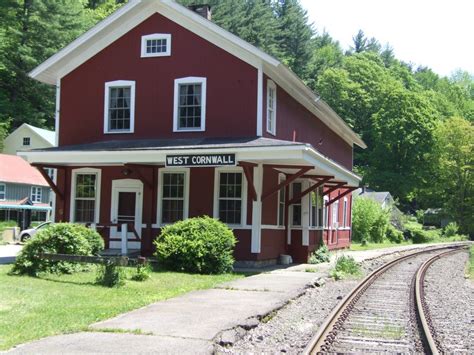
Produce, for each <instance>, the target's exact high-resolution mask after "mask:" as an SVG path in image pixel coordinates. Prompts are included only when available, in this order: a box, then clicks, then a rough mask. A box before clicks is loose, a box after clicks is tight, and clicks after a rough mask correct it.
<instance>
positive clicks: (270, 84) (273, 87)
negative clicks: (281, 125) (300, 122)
mask: <svg viewBox="0 0 474 355" xmlns="http://www.w3.org/2000/svg"><path fill="white" fill-rule="evenodd" d="M271 90H273V93H274V95H273V105H270V91H271ZM270 111H271V112H273V125H272V129H269V124H268V123H269V122H270ZM276 115H277V87H276V85H275V83H274V82H273V81H272V80H268V81H267V123H266V126H267V132H268V133H270V134H272V135H274V136H276V122H277V117H276Z"/></svg>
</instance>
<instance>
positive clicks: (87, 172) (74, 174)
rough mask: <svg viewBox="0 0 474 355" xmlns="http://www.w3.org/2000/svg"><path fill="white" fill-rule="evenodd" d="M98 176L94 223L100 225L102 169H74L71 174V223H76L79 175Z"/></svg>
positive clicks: (96, 180)
mask: <svg viewBox="0 0 474 355" xmlns="http://www.w3.org/2000/svg"><path fill="white" fill-rule="evenodd" d="M93 174H96V175H97V177H96V179H95V182H96V184H97V186H96V196H95V206H94V210H95V220H94V223H99V220H100V192H101V185H102V179H101V176H102V170H101V169H93V168H80V169H73V170H72V174H71V201H70V205H69V216H70V217H69V219H70V220H71V222H75V221H76V216H75V213H76V211H75V208H74V206H75V202H76V180H77V179H76V177H77V175H93Z"/></svg>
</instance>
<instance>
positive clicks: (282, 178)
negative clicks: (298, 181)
mask: <svg viewBox="0 0 474 355" xmlns="http://www.w3.org/2000/svg"><path fill="white" fill-rule="evenodd" d="M283 181H286V177H285V175H284V174H278V184H281V183H282V182H283ZM282 193H283V194H284V196H285V198H284V200H283V202H284V203H283V220H282V221H283V224H280V217H281V216H280V205H281V201H280V199H281V194H282ZM286 199H287V196H286V186H283V187H282V188H281V189H280V190H278V201H277V221H276V225H277V226H278V227H284V226H285V222H286V221H285V206H286Z"/></svg>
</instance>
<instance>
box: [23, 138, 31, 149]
mask: <svg viewBox="0 0 474 355" xmlns="http://www.w3.org/2000/svg"><path fill="white" fill-rule="evenodd" d="M30 144H31V138H30V137H23V146H25V147H29V146H30Z"/></svg>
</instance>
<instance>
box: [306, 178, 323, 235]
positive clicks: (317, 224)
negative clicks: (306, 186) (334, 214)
mask: <svg viewBox="0 0 474 355" xmlns="http://www.w3.org/2000/svg"><path fill="white" fill-rule="evenodd" d="M313 185H314V184H313ZM313 193H315V194H316V205H314V208H315V209H316V213H315V216H314V217H315V219H316V221H314V220H313V211H312V209H313V201H312V194H313ZM321 193H322V188H321V187H317V188H316V190H313V191H311V193H310V194H309V215H310V222H309V228H310V229H312V230H321V229H323V228H324V203H325V201H324V200H323V206H320V204H319V201H320V198H321V196H320V195H321ZM320 208H321V209H322V211H323V213H322V216H321V217H322V219H323V220H322V221H320V220H319V209H320Z"/></svg>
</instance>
